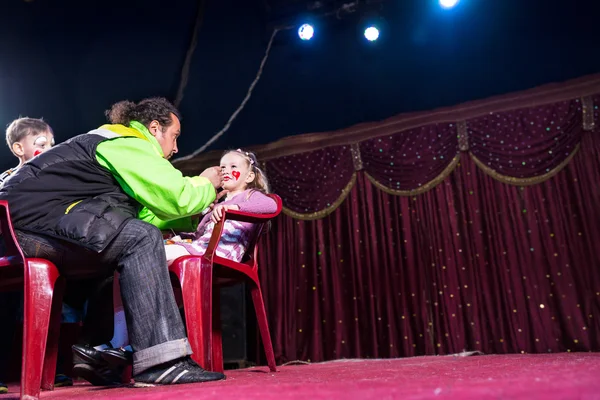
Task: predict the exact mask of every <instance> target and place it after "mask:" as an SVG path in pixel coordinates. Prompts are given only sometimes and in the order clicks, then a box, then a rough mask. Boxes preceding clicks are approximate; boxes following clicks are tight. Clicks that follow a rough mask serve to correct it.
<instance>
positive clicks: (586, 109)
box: [581, 96, 595, 131]
mask: <svg viewBox="0 0 600 400" xmlns="http://www.w3.org/2000/svg"><path fill="white" fill-rule="evenodd" d="M581 105H582V107H581V109H582V114H583V115H582V117H583V130H585V131H593V130H594V127H595V121H594V101H593V100H592V97H591V96H586V97H582V98H581Z"/></svg>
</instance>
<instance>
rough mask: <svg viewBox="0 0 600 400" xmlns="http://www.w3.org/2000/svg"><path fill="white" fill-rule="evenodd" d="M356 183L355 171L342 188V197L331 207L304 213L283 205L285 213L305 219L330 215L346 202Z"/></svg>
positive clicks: (310, 219)
mask: <svg viewBox="0 0 600 400" xmlns="http://www.w3.org/2000/svg"><path fill="white" fill-rule="evenodd" d="M355 184H356V172H354V173H353V174H352V178H350V182H348V184H347V185H346V187H344V188H343V189H342V194H341V195H340V197H338V198H337V200H336V201H334V202H333V204H332V205H330V206H329V207H327V208H325V209H323V210H320V211H315V212H312V213H308V214H302V213H299V212H296V211H292V210H290V209H289V208H287V207H283V213H284V214H286V215H289V216H290V217H292V218H296V219H302V220H305V221H312V220H315V219H321V218H325V217H326V216H328V215H329V214H331V213H332V212H334V211H335V210H336V209H337V208H338V207H339V206H340V204H342V203H343V202H344V200H346V197H348V194H350V190H352V188H353V187H354V185H355ZM316 195H317V196H318V195H319V194H318V193H317V194H316Z"/></svg>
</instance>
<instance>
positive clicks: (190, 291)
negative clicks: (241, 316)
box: [174, 259, 212, 370]
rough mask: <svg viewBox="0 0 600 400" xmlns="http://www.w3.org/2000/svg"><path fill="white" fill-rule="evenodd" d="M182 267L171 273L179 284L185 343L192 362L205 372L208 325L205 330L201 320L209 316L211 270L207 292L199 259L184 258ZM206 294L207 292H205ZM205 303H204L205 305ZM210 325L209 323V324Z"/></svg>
mask: <svg viewBox="0 0 600 400" xmlns="http://www.w3.org/2000/svg"><path fill="white" fill-rule="evenodd" d="M182 263H183V265H182V266H181V267H180V268H178V269H177V271H174V272H175V273H176V274H177V277H178V278H179V282H180V283H181V292H182V297H183V311H184V312H185V323H186V328H187V335H188V340H189V342H190V346H191V347H192V351H193V354H192V359H193V360H194V361H196V362H197V363H198V364H200V366H201V367H202V368H204V369H206V370H210V368H211V367H212V366H211V354H210V341H211V340H210V324H209V326H208V327H205V320H206V318H205V317H204V316H205V315H206V314H207V313H208V315H209V316H210V308H211V307H212V304H211V303H212V301H211V300H212V299H211V295H210V293H211V290H212V287H211V286H212V268H211V274H210V276H209V277H208V279H209V280H210V282H209V285H208V290H205V289H204V286H205V281H206V277H205V276H204V274H205V273H206V272H205V271H204V272H203V269H202V267H201V262H200V260H196V259H188V260H184V261H182ZM207 292H208V293H207ZM207 303H208V304H207ZM209 322H210V321H209Z"/></svg>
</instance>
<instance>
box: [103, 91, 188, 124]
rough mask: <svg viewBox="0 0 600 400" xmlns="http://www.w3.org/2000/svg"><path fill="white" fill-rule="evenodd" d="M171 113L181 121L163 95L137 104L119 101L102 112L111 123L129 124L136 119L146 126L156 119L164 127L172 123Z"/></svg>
mask: <svg viewBox="0 0 600 400" xmlns="http://www.w3.org/2000/svg"><path fill="white" fill-rule="evenodd" d="M171 113H172V114H175V116H176V117H177V118H178V119H179V120H180V121H181V115H180V113H179V111H178V110H177V108H175V106H174V105H173V104H171V102H170V101H169V100H167V99H165V98H164V97H151V98H148V99H144V100H142V101H140V102H139V103H137V104H136V103H134V102H132V101H129V100H123V101H119V102H118V103H115V104H113V105H112V107H111V108H110V110H106V111H105V113H104V114H105V115H106V118H108V121H109V122H110V123H111V124H121V125H125V126H129V124H130V122H131V121H137V122H139V123H140V124H142V125H144V126H148V125H150V123H151V122H152V121H158V123H159V124H161V125H162V126H165V127H166V126H170V125H171V124H172V123H173V119H172V118H171Z"/></svg>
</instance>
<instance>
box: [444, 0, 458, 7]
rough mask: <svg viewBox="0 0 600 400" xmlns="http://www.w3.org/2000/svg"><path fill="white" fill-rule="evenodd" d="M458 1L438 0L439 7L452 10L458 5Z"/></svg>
mask: <svg viewBox="0 0 600 400" xmlns="http://www.w3.org/2000/svg"><path fill="white" fill-rule="evenodd" d="M458 2H459V0H440V6H442V7H444V8H452V7H454V6H455V5H456V4H458Z"/></svg>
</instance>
